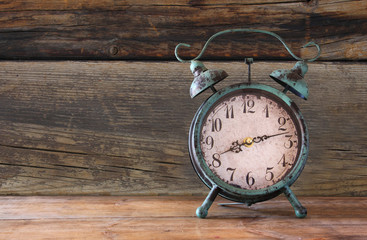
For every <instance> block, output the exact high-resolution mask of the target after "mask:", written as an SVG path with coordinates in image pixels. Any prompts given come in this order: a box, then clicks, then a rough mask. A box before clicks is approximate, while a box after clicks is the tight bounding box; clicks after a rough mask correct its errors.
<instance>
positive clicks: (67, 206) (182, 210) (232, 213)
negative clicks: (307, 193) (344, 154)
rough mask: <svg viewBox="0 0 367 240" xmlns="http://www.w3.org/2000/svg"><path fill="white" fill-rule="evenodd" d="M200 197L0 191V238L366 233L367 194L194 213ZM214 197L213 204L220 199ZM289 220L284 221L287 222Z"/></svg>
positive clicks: (346, 236)
mask: <svg viewBox="0 0 367 240" xmlns="http://www.w3.org/2000/svg"><path fill="white" fill-rule="evenodd" d="M202 200H203V197H201V198H198V197H1V198H0V227H1V231H0V238H2V239H9V240H11V239H23V238H24V237H25V236H26V238H28V239H365V238H367V228H366V225H367V217H366V216H367V206H366V200H367V199H366V198H315V197H314V198H301V201H302V203H303V204H304V205H305V206H307V208H308V216H307V217H306V218H304V219H296V218H295V216H294V212H293V210H292V207H291V206H290V204H289V202H288V201H287V200H286V199H285V198H283V197H280V198H277V199H274V200H271V201H268V202H265V203H259V204H255V205H253V206H252V207H250V208H248V207H245V206H236V207H220V206H217V205H216V204H214V205H213V206H212V208H211V209H210V212H209V215H208V218H207V219H204V220H203V219H198V218H196V217H195V209H196V207H197V206H199V205H200V204H201V202H202ZM223 201H225V200H223V199H217V201H216V202H215V203H218V202H223ZM290 226H291V227H290Z"/></svg>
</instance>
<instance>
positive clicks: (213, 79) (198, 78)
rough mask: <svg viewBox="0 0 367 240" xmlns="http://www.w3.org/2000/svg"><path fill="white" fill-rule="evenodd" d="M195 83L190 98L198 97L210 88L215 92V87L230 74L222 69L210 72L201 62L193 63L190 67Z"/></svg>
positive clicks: (193, 82) (191, 88) (195, 61)
mask: <svg viewBox="0 0 367 240" xmlns="http://www.w3.org/2000/svg"><path fill="white" fill-rule="evenodd" d="M190 69H191V72H192V74H194V81H192V83H191V87H190V96H191V98H194V97H196V96H197V95H199V94H200V93H202V92H203V91H205V90H206V89H208V88H212V90H213V91H214V92H215V91H216V90H215V89H214V85H215V84H217V83H219V82H220V81H222V80H223V79H225V78H226V77H227V76H228V74H227V73H226V72H225V71H224V70H221V69H214V70H208V69H207V68H206V67H205V66H204V64H203V63H202V62H200V61H197V60H194V61H191V66H190Z"/></svg>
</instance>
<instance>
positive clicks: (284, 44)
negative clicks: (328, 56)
mask: <svg viewBox="0 0 367 240" xmlns="http://www.w3.org/2000/svg"><path fill="white" fill-rule="evenodd" d="M235 32H253V33H264V34H268V35H270V36H273V37H275V38H277V39H278V40H279V41H280V42H281V43H282V44H283V46H284V47H285V49H286V50H287V51H288V52H289V53H290V54H291V55H292V57H293V58H295V59H296V60H298V61H307V62H313V61H315V60H316V59H317V58H319V56H320V54H321V49H320V46H319V45H318V44H316V43H315V42H312V41H311V42H308V43H307V44H305V45H304V46H302V48H306V47H310V46H314V47H316V48H317V55H316V56H315V57H313V58H311V59H302V58H300V57H297V56H296V55H295V54H294V53H293V52H292V51H291V50H290V48H289V47H288V46H287V44H286V43H285V42H284V40H283V39H282V38H281V37H280V36H279V35H277V34H275V33H273V32H269V31H265V30H259V29H250V28H238V29H229V30H224V31H221V32H218V33H216V34H214V35H213V36H211V37H210V38H209V39H208V41H206V43H205V45H204V47H203V49H202V50H201V52H200V54H199V55H198V56H197V57H195V58H193V59H191V60H184V59H182V58H180V57H179V56H178V53H177V51H178V49H179V48H180V47H182V46H183V47H191V46H190V44H186V43H179V44H178V45H177V46H176V48H175V56H176V58H177V60H178V61H180V62H191V61H193V60H198V59H199V58H200V57H201V56H202V55H203V54H204V52H205V50H206V48H207V47H208V45H209V43H210V42H211V41H212V40H213V39H214V38H216V37H218V36H219V35H222V34H226V33H235Z"/></svg>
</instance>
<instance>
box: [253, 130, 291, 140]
mask: <svg viewBox="0 0 367 240" xmlns="http://www.w3.org/2000/svg"><path fill="white" fill-rule="evenodd" d="M287 133H289V132H285V133H277V134H274V135H269V136H268V135H263V136H258V137H254V138H253V140H252V141H253V142H254V143H259V142H262V141H265V140H266V139H268V138H271V137H275V136H280V135H284V134H287Z"/></svg>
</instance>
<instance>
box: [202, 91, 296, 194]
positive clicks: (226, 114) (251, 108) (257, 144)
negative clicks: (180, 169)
mask: <svg viewBox="0 0 367 240" xmlns="http://www.w3.org/2000/svg"><path fill="white" fill-rule="evenodd" d="M300 131H301V130H300V127H299V125H298V121H297V118H296V116H295V114H294V113H293V112H292V110H291V108H290V107H289V106H288V105H287V104H286V103H284V101H282V100H281V99H280V98H278V97H277V96H275V95H273V94H269V93H267V92H265V91H261V90H248V91H243V90H239V91H235V92H234V93H232V94H229V95H226V96H224V97H222V98H221V99H220V100H219V101H218V102H217V103H216V104H215V105H214V106H213V107H212V108H211V109H210V111H208V113H207V115H206V116H205V117H204V120H203V124H202V128H201V130H200V134H201V135H200V148H201V152H202V155H203V158H204V160H205V163H206V164H207V166H208V167H209V169H210V170H211V171H212V172H213V173H214V174H215V175H216V176H217V177H219V178H220V179H221V180H222V181H224V182H226V183H228V184H230V185H233V186H236V187H239V188H242V189H250V190H257V189H263V188H267V187H269V186H272V185H274V184H276V183H277V182H279V181H281V180H282V179H283V178H284V177H285V176H286V175H287V173H289V172H290V171H291V170H292V168H293V167H294V166H295V163H296V161H297V159H298V155H299V152H300V148H301V147H300V144H299V143H300V136H301V132H300Z"/></svg>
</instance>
